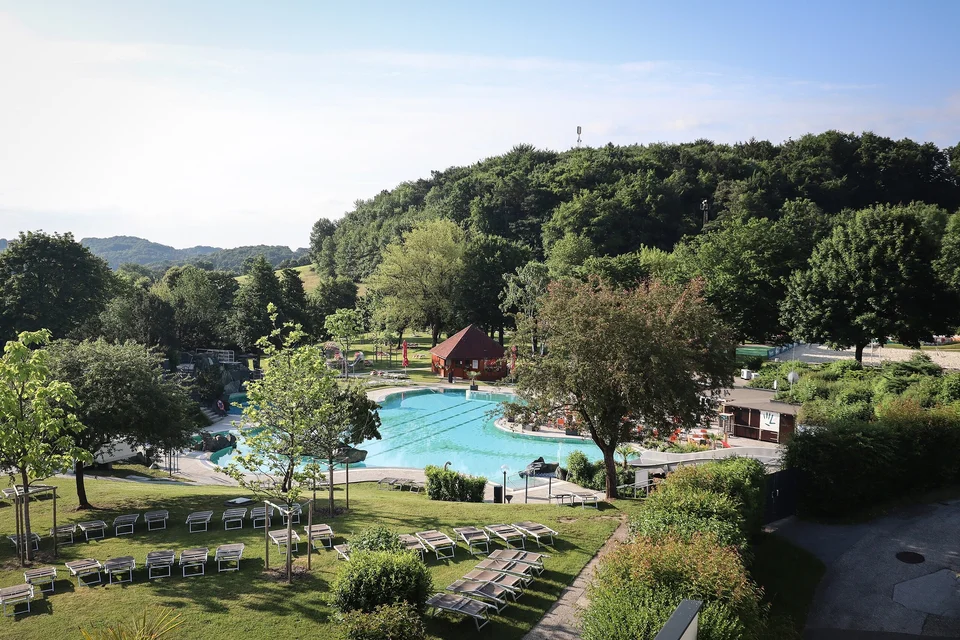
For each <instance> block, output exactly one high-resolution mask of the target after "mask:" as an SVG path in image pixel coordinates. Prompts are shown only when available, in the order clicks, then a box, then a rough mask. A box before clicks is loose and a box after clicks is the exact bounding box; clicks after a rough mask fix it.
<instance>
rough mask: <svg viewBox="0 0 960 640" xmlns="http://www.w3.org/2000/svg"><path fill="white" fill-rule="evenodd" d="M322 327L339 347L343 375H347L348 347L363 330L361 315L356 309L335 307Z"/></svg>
mask: <svg viewBox="0 0 960 640" xmlns="http://www.w3.org/2000/svg"><path fill="white" fill-rule="evenodd" d="M323 328H324V329H326V331H327V333H328V334H329V335H330V337H331V338H333V340H334V341H335V342H336V343H337V345H338V346H339V347H340V360H341V364H342V365H343V375H347V365H348V363H349V357H350V347H351V346H353V344H354V342H355V341H356V340H357V338H359V337H360V334H361V333H362V332H363V317H362V316H361V315H360V312H359V311H357V310H356V309H337V310H336V311H335V312H334V313H332V314H330V315H329V316H327V317H326V319H325V320H324V321H323Z"/></svg>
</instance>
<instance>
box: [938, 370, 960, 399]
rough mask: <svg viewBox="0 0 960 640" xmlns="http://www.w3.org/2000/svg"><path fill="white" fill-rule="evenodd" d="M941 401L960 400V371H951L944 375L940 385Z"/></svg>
mask: <svg viewBox="0 0 960 640" xmlns="http://www.w3.org/2000/svg"><path fill="white" fill-rule="evenodd" d="M940 402H942V403H943V404H950V403H952V402H960V373H949V374H947V375H945V376H944V377H943V385H942V386H941V387H940Z"/></svg>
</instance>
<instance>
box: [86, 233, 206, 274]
mask: <svg viewBox="0 0 960 640" xmlns="http://www.w3.org/2000/svg"><path fill="white" fill-rule="evenodd" d="M80 243H81V244H83V245H84V246H86V247H87V248H89V249H90V251H92V252H93V253H94V254H96V255H98V256H100V257H101V258H103V259H104V260H106V261H107V263H108V264H109V265H110V268H111V269H116V268H117V267H119V266H120V265H121V264H123V263H125V262H134V263H136V264H143V265H152V264H157V263H162V262H170V263H184V262H188V261H189V260H190V259H191V258H194V257H197V256H204V255H209V254H212V253H214V252H217V251H220V248H218V247H206V246H198V247H189V248H187V249H174V248H173V247H169V246H167V245H165V244H159V243H157V242H150V241H149V240H144V239H143V238H137V237H135V236H113V237H110V238H84V239H82V240H81V241H80Z"/></svg>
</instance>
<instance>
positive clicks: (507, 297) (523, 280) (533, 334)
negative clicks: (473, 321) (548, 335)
mask: <svg viewBox="0 0 960 640" xmlns="http://www.w3.org/2000/svg"><path fill="white" fill-rule="evenodd" d="M503 280H504V282H505V283H506V286H505V287H504V289H503V291H502V292H501V293H500V299H501V303H500V308H501V310H503V311H504V312H505V313H508V314H510V315H512V316H513V318H514V321H515V322H516V325H517V333H518V334H519V335H522V336H524V337H525V338H527V339H529V340H530V353H532V354H535V353H537V345H538V341H539V339H540V327H539V315H540V300H541V298H542V297H543V295H544V294H545V293H546V292H547V285H549V284H550V271H549V269H548V268H547V265H545V264H543V263H542V262H528V263H527V264H525V265H523V266H522V267H517V271H516V273H508V274H506V275H505V276H503Z"/></svg>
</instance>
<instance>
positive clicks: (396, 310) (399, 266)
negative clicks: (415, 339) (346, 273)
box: [369, 220, 466, 346]
mask: <svg viewBox="0 0 960 640" xmlns="http://www.w3.org/2000/svg"><path fill="white" fill-rule="evenodd" d="M465 249H466V239H465V236H464V233H463V231H462V230H461V229H460V227H459V226H457V225H456V224H455V223H453V222H450V221H449V220H431V221H429V222H424V223H422V224H420V225H418V226H417V227H415V228H414V229H413V230H411V231H409V232H408V233H405V234H404V235H403V239H402V240H401V241H400V242H395V243H392V244H390V245H389V246H388V247H387V248H386V249H384V251H383V262H381V263H380V266H379V267H377V270H376V271H375V272H374V274H373V275H372V276H371V277H370V282H369V285H370V288H371V289H373V290H374V291H376V293H377V294H378V295H379V296H380V301H381V304H382V306H383V307H384V311H383V316H384V317H389V318H392V319H394V321H395V323H399V324H401V325H404V326H421V327H428V328H429V329H430V334H431V337H432V339H433V345H434V346H435V345H436V344H437V341H438V338H439V337H440V332H441V331H442V330H443V329H444V327H445V326H447V325H449V324H450V322H451V320H452V319H453V318H454V313H455V311H456V306H455V300H456V292H457V289H458V287H459V286H460V282H461V280H460V278H461V275H462V274H463V257H464V251H465Z"/></svg>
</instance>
